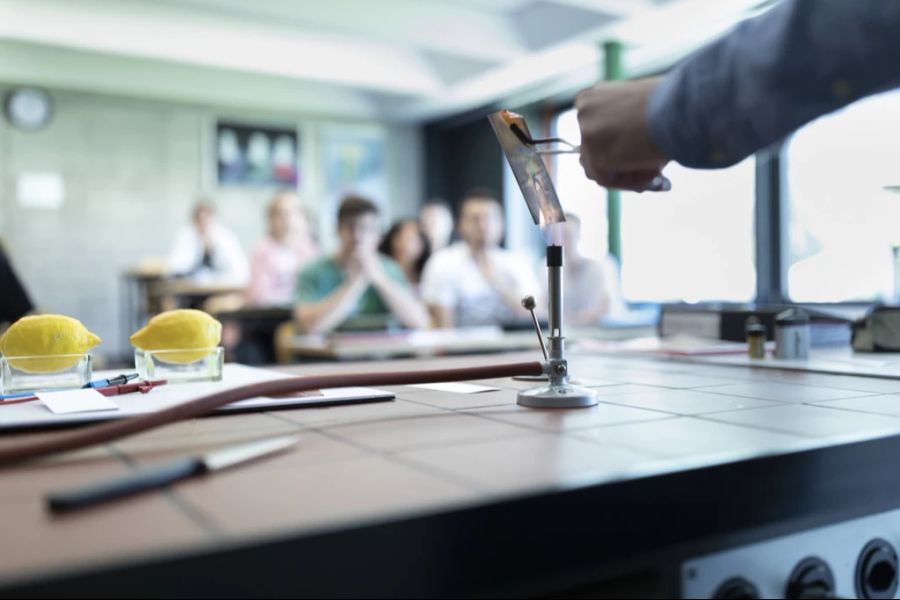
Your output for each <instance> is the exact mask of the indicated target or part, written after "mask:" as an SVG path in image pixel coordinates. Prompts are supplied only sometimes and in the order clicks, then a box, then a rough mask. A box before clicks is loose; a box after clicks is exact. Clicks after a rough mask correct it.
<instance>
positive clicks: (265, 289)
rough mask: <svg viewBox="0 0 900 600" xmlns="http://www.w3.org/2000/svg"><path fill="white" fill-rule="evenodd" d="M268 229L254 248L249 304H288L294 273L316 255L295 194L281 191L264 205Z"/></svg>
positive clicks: (292, 292) (306, 221)
mask: <svg viewBox="0 0 900 600" xmlns="http://www.w3.org/2000/svg"><path fill="white" fill-rule="evenodd" d="M266 219H267V221H266V222H267V227H268V232H267V235H266V237H265V238H263V239H262V240H260V242H259V243H258V244H257V245H256V248H254V250H253V255H252V258H251V262H250V284H249V285H248V286H247V290H246V300H247V304H248V305H251V306H288V305H290V304H291V302H292V301H293V298H294V289H295V287H296V282H297V273H299V272H300V269H301V268H302V267H303V266H304V265H305V264H307V263H309V262H310V261H312V260H313V259H314V258H316V256H317V255H318V252H319V249H318V246H317V244H316V242H315V240H314V239H313V236H312V233H311V231H310V224H309V219H308V217H307V215H306V214H305V213H304V212H302V211H301V210H300V205H299V202H298V201H297V196H296V195H295V194H293V193H290V192H280V193H278V194H276V195H275V197H274V198H272V200H271V201H270V202H269V206H268V208H267V209H266Z"/></svg>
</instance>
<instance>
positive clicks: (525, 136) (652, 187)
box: [488, 110, 672, 222]
mask: <svg viewBox="0 0 900 600" xmlns="http://www.w3.org/2000/svg"><path fill="white" fill-rule="evenodd" d="M488 119H489V120H490V122H491V125H492V126H493V127H494V132H495V133H496V134H497V137H498V138H499V139H500V143H501V146H503V151H504V153H505V154H506V157H507V159H508V160H509V163H510V166H511V167H512V169H513V172H514V173H515V172H517V166H518V167H519V168H520V169H521V168H522V166H523V165H524V164H526V163H527V164H534V161H533V160H531V161H528V160H527V159H526V158H523V157H522V156H521V154H522V153H521V152H519V153H516V152H515V151H514V149H512V148H510V144H509V140H512V139H515V140H517V141H518V144H519V147H520V148H522V149H527V150H528V151H529V152H530V155H531V156H532V157H533V158H537V157H539V156H548V155H554V154H580V153H581V146H580V145H579V146H576V145H575V144H573V143H572V142H569V141H568V140H565V139H563V138H561V137H548V138H535V137H531V133H530V132H529V131H528V125H526V124H525V119H524V118H522V116H521V115H518V114H516V113H514V112H511V111H508V110H501V111H498V112H496V113H493V114H491V115H490V116H489V117H488ZM503 126H506V127H505V128H506V129H507V130H508V131H509V132H510V133H512V136H505V135H504V132H503ZM504 138H507V140H506V143H504ZM550 144H556V145H562V146H567V147H566V148H559V147H557V148H538V146H544V145H550ZM517 163H518V164H517ZM530 170H534V169H530ZM516 178H517V179H519V177H518V173H517V177H516ZM520 185H521V181H520ZM670 189H672V183H671V182H670V181H669V180H668V178H666V177H665V176H664V175H657V176H656V177H654V178H653V179H652V180H651V181H650V183H649V184H647V187H645V188H644V190H643V191H648V192H665V191H668V190H670ZM527 199H528V198H527V196H526V200H527ZM535 222H537V221H535ZM550 222H553V221H550Z"/></svg>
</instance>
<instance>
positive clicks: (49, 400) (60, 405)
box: [35, 389, 119, 415]
mask: <svg viewBox="0 0 900 600" xmlns="http://www.w3.org/2000/svg"><path fill="white" fill-rule="evenodd" d="M35 396H37V397H38V398H40V400H41V402H43V403H44V406H46V407H47V408H49V409H50V411H51V412H53V413H54V414H57V415H66V414H70V413H80V412H95V411H99V410H119V405H118V404H116V403H115V402H113V401H112V400H110V399H109V398H107V397H106V396H104V395H103V394H101V393H100V392H98V391H97V390H92V389H87V390H66V391H62V392H40V393H37V394H35Z"/></svg>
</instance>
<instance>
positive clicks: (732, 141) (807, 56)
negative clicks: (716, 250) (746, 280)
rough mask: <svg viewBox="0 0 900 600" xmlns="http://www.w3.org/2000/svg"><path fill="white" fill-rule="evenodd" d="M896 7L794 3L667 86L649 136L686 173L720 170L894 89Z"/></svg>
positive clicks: (865, 1) (699, 57)
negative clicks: (804, 127) (811, 123)
mask: <svg viewBox="0 0 900 600" xmlns="http://www.w3.org/2000/svg"><path fill="white" fill-rule="evenodd" d="M898 26H900V3H898V2H893V1H888V2H885V1H884V0H852V1H850V2H848V1H847V0H793V1H789V2H784V3H783V4H781V5H779V6H777V7H776V8H774V9H772V10H771V11H769V12H768V13H766V14H764V15H762V16H760V17H758V18H755V19H751V20H748V21H745V22H744V23H742V24H741V25H740V26H739V27H738V28H737V29H735V30H734V31H733V32H732V33H731V34H730V35H728V36H726V37H724V38H722V39H720V40H718V41H717V42H715V43H713V44H711V45H710V46H708V47H706V48H704V49H703V50H701V51H700V52H698V53H697V54H695V55H694V56H692V57H691V58H690V59H689V60H688V61H686V62H685V63H683V64H682V65H680V66H679V67H677V68H676V69H675V70H674V71H673V72H672V73H670V74H669V76H668V77H666V78H665V79H664V80H663V81H662V83H661V84H660V85H659V87H658V88H657V89H656V90H655V91H654V92H653V94H652V95H651V96H650V101H649V105H648V107H647V116H648V120H649V125H650V131H651V134H652V137H653V139H654V140H655V141H656V143H657V145H658V146H659V147H660V148H661V149H662V150H663V152H664V153H665V154H667V155H668V156H670V157H671V158H673V159H675V160H677V161H678V162H680V163H682V164H683V165H685V166H688V167H724V166H728V165H731V164H734V163H736V162H738V161H740V160H741V159H743V158H744V157H746V156H748V155H749V154H751V153H753V152H754V151H756V150H759V149H760V148H763V147H765V146H768V145H769V144H771V143H773V142H775V141H777V140H779V139H781V138H782V137H784V136H785V135H787V134H789V133H791V132H792V131H794V130H795V129H797V128H798V127H800V126H802V125H804V124H805V123H808V122H809V121H812V120H813V119H815V118H816V117H819V116H821V115H824V114H826V113H829V112H832V111H834V110H837V109H838V108H841V107H843V106H845V105H847V104H849V103H851V102H853V101H855V100H858V99H860V98H862V97H864V96H868V95H870V94H874V93H876V92H879V91H884V90H886V89H889V88H893V87H896V86H898V85H900V67H898V63H897V57H898V55H900V35H898Z"/></svg>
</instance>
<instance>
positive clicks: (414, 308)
mask: <svg viewBox="0 0 900 600" xmlns="http://www.w3.org/2000/svg"><path fill="white" fill-rule="evenodd" d="M364 264H365V267H364V269H365V273H366V276H367V278H368V280H369V282H371V284H372V287H374V288H375V290H376V291H377V292H378V294H379V295H380V296H381V299H382V300H384V303H385V304H387V306H388V308H389V309H390V310H391V312H392V313H393V314H394V316H395V317H397V319H398V320H399V321H400V322H401V323H402V324H403V325H404V326H405V327H408V328H410V329H427V328H428V327H429V325H430V324H431V323H430V319H429V317H428V311H427V310H425V306H424V305H423V304H422V303H421V302H419V301H418V300H416V299H415V297H413V295H412V294H411V293H410V291H409V289H408V288H407V287H406V286H405V285H404V284H401V283H400V282H399V281H398V280H395V279H392V278H391V276H390V275H389V274H388V273H387V272H386V270H385V269H384V267H383V266H382V263H381V259H380V258H379V257H378V256H377V255H375V256H372V257H371V258H367V259H366V261H365V263H364ZM398 275H399V277H401V278H402V277H403V274H402V273H399V274H398Z"/></svg>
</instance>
